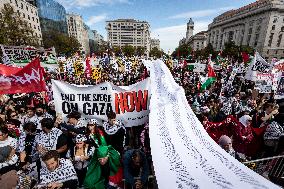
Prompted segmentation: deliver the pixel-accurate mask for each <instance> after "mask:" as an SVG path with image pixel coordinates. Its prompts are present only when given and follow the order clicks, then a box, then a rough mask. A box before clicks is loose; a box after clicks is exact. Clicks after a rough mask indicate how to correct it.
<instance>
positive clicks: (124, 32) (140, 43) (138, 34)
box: [106, 19, 151, 54]
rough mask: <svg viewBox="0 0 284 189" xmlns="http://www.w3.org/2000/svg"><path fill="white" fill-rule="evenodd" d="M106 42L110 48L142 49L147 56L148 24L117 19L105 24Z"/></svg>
mask: <svg viewBox="0 0 284 189" xmlns="http://www.w3.org/2000/svg"><path fill="white" fill-rule="evenodd" d="M106 30H107V41H108V42H109V43H110V44H111V45H112V46H118V47H123V46H125V45H131V46H133V47H136V48H137V47H144V48H145V53H146V54H149V52H150V46H151V41H150V40H151V39H150V24H149V23H148V22H146V21H139V20H134V19H117V20H112V21H107V22H106Z"/></svg>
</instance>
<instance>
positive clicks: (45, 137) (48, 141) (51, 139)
mask: <svg viewBox="0 0 284 189" xmlns="http://www.w3.org/2000/svg"><path fill="white" fill-rule="evenodd" d="M61 134H62V131H61V130H59V129H57V128H52V129H51V131H50V132H49V133H45V132H43V131H42V132H41V133H40V134H39V137H38V139H37V144H38V145H42V146H43V147H44V148H46V149H47V150H56V145H57V140H58V137H59V136H60V135H61Z"/></svg>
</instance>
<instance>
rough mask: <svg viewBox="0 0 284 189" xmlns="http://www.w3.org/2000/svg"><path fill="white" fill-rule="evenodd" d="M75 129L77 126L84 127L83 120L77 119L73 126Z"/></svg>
mask: <svg viewBox="0 0 284 189" xmlns="http://www.w3.org/2000/svg"><path fill="white" fill-rule="evenodd" d="M74 127H75V129H79V128H82V127H85V128H86V124H85V123H84V121H83V120H82V119H81V118H80V119H79V120H78V123H77V124H76V125H75V126H74Z"/></svg>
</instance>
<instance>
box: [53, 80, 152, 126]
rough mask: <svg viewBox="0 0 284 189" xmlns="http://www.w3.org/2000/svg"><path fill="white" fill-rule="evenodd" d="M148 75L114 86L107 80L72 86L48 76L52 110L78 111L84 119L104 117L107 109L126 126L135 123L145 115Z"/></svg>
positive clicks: (148, 84)
mask: <svg viewBox="0 0 284 189" xmlns="http://www.w3.org/2000/svg"><path fill="white" fill-rule="evenodd" d="M149 82H150V79H145V80H143V81H141V82H139V83H136V84H133V85H130V86H123V87H118V86H115V85H113V84H111V83H109V82H105V83H101V84H99V85H95V86H76V85H71V84H68V83H65V82H63V81H57V80H52V89H53V96H54V101H55V108H56V112H61V113H62V117H63V118H66V116H67V115H68V114H69V113H70V112H71V111H73V110H74V111H79V112H80V113H81V114H82V117H83V118H85V119H97V120H98V121H99V122H100V123H102V122H103V121H107V113H108V112H111V111H113V112H115V113H116V115H117V119H118V120H121V121H122V122H123V123H124V124H125V126H126V127H132V126H138V125H142V124H144V123H146V121H148V119H149V108H148V107H149V103H150V91H149V86H150V83H149Z"/></svg>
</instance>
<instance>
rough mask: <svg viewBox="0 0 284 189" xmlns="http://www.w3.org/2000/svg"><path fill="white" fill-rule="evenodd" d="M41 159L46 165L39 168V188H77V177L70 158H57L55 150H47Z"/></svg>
mask: <svg viewBox="0 0 284 189" xmlns="http://www.w3.org/2000/svg"><path fill="white" fill-rule="evenodd" d="M42 160H43V162H44V163H45V165H46V166H43V167H42V168H41V170H40V183H39V186H38V187H39V188H41V187H48V188H51V189H55V188H62V189H63V188H66V189H67V188H68V189H76V188H77V183H78V178H77V175H76V171H75V169H74V166H73V165H72V162H71V161H70V160H68V159H63V158H62V159H61V158H59V154H58V153H57V151H55V150H51V151H48V152H47V153H46V154H45V155H44V156H43V157H42Z"/></svg>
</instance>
